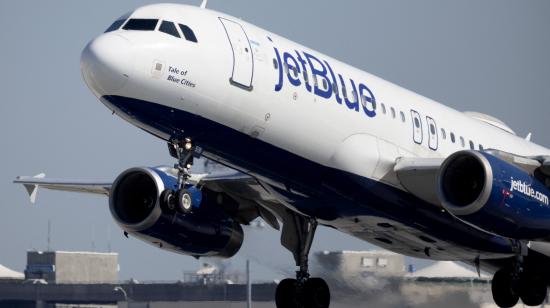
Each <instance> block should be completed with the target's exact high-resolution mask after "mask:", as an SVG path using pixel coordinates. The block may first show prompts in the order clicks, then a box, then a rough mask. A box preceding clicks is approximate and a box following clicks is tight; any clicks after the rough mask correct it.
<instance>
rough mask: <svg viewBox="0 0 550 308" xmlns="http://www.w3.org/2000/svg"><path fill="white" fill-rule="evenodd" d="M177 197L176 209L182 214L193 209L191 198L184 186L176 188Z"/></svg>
mask: <svg viewBox="0 0 550 308" xmlns="http://www.w3.org/2000/svg"><path fill="white" fill-rule="evenodd" d="M177 198H178V199H177V202H178V203H177V204H178V210H179V211H180V212H181V213H183V214H187V213H190V212H191V210H192V209H193V198H192V196H191V194H190V193H189V191H188V190H187V189H185V188H182V189H180V190H178V196H177Z"/></svg>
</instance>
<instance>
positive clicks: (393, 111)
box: [390, 107, 395, 119]
mask: <svg viewBox="0 0 550 308" xmlns="http://www.w3.org/2000/svg"><path fill="white" fill-rule="evenodd" d="M390 110H391V117H392V118H394V119H395V109H394V108H393V107H391V109H390Z"/></svg>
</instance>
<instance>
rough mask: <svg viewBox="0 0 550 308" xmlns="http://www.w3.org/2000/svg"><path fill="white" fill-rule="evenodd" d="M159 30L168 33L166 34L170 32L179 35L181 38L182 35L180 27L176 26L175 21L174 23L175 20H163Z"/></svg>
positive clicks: (175, 35)
mask: <svg viewBox="0 0 550 308" xmlns="http://www.w3.org/2000/svg"><path fill="white" fill-rule="evenodd" d="M159 31H160V32H164V33H166V34H168V35H171V36H174V37H177V38H181V37H180V34H179V33H178V29H177V28H176V26H175V25H174V23H173V22H170V21H163V22H162V23H161V24H160V28H159Z"/></svg>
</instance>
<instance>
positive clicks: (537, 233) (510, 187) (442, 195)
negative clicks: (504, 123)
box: [438, 151, 550, 240]
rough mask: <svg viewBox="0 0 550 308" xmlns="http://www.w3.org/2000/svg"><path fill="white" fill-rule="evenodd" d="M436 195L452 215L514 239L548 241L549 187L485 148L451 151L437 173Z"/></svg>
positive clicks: (549, 217) (549, 230) (549, 227)
mask: <svg viewBox="0 0 550 308" xmlns="http://www.w3.org/2000/svg"><path fill="white" fill-rule="evenodd" d="M438 186H439V191H438V195H439V199H440V201H441V203H442V205H443V207H444V208H445V209H446V210H447V211H448V212H449V213H451V214H452V215H454V216H455V217H457V218H459V219H460V220H462V221H465V222H467V223H469V224H471V225H473V226H476V227H478V228H480V229H482V230H485V231H487V232H491V233H494V234H497V235H500V236H504V237H508V238H513V239H518V240H550V206H549V204H548V202H549V198H548V196H550V191H549V189H548V188H547V187H546V186H545V185H543V184H542V183H541V182H540V181H539V180H537V179H536V178H535V177H533V176H531V175H529V174H528V173H527V172H525V171H524V170H523V169H520V168H518V167H516V166H515V165H513V164H511V163H508V162H506V161H504V160H502V159H500V158H498V157H496V156H493V155H491V154H489V153H485V152H477V151H461V152H457V153H455V154H453V155H451V156H450V157H449V158H447V159H446V160H445V162H444V163H443V165H442V166H441V169H440V173H439V176H438Z"/></svg>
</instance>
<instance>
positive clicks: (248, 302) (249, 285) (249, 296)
mask: <svg viewBox="0 0 550 308" xmlns="http://www.w3.org/2000/svg"><path fill="white" fill-rule="evenodd" d="M246 308H252V281H251V280H250V260H248V259H247V260H246Z"/></svg>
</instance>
